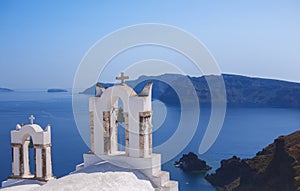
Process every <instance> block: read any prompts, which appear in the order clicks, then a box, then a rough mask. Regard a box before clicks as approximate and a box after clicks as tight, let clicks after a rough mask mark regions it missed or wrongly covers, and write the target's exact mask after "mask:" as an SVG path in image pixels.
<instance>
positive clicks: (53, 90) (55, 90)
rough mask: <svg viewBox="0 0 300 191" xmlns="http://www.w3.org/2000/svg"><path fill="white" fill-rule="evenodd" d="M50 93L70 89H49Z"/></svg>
mask: <svg viewBox="0 0 300 191" xmlns="http://www.w3.org/2000/svg"><path fill="white" fill-rule="evenodd" d="M47 92H48V93H55V92H68V90H65V89H48V91H47Z"/></svg>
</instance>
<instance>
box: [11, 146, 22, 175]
mask: <svg viewBox="0 0 300 191" xmlns="http://www.w3.org/2000/svg"><path fill="white" fill-rule="evenodd" d="M11 147H12V176H20V148H21V147H22V145H21V144H15V143H12V144H11Z"/></svg>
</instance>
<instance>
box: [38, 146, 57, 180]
mask: <svg viewBox="0 0 300 191" xmlns="http://www.w3.org/2000/svg"><path fill="white" fill-rule="evenodd" d="M34 148H35V150H36V160H35V161H36V179H38V180H42V181H47V180H49V179H51V178H52V177H53V174H52V162H51V144H47V145H34Z"/></svg>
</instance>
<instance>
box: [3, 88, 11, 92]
mask: <svg viewBox="0 0 300 191" xmlns="http://www.w3.org/2000/svg"><path fill="white" fill-rule="evenodd" d="M13 91H14V90H11V89H8V88H0V92H13Z"/></svg>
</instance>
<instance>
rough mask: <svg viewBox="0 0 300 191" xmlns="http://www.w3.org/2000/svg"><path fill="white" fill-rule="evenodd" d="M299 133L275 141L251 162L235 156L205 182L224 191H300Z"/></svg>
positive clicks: (223, 162) (222, 163)
mask: <svg viewBox="0 0 300 191" xmlns="http://www.w3.org/2000/svg"><path fill="white" fill-rule="evenodd" d="M299 158H300V131H297V132H294V133H292V134H290V135H287V136H280V137H279V138H277V139H275V141H274V143H272V144H270V145H269V146H267V147H266V148H264V149H263V150H262V151H260V152H258V153H257V154H256V156H255V157H254V158H252V159H240V158H238V157H236V156H233V157H232V158H230V159H227V160H222V161H221V167H220V168H219V169H217V170H216V172H215V173H213V174H210V175H207V176H206V179H207V180H208V181H209V182H210V183H211V184H212V185H213V186H215V187H217V188H218V190H221V191H225V190H227V191H253V190H263V191H283V190H284V191H295V190H300V161H299Z"/></svg>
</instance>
